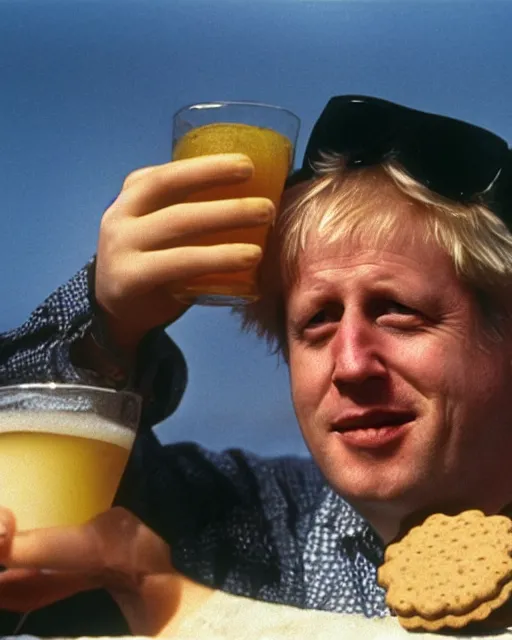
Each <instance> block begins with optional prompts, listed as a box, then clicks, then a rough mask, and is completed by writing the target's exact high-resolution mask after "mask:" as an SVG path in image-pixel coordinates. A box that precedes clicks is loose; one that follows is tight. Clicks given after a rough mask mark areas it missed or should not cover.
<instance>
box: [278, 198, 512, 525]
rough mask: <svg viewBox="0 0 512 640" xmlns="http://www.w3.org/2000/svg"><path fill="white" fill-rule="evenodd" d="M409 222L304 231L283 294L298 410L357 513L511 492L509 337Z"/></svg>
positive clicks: (325, 468)
mask: <svg viewBox="0 0 512 640" xmlns="http://www.w3.org/2000/svg"><path fill="white" fill-rule="evenodd" d="M406 206H409V210H410V205H404V204H400V203H397V206H396V210H397V214H400V207H406ZM369 215H371V213H370V212H369ZM417 224H418V223H417V222H414V221H413V220H411V218H410V217H409V216H408V215H406V212H405V211H404V220H403V222H402V223H401V231H402V233H401V235H400V238H396V239H394V240H388V241H387V242H386V245H385V247H384V246H376V245H375V244H373V245H369V244H365V243H364V242H362V241H359V242H355V241H352V242H351V241H348V240H340V241H336V242H333V243H330V244H326V243H325V242H322V239H321V238H316V239H311V240H310V241H309V244H308V246H307V247H306V250H305V252H304V254H303V256H302V258H301V261H300V263H299V279H298V281H297V282H296V283H295V284H294V285H293V286H292V287H291V288H290V290H289V291H288V294H287V338H288V347H289V364H290V376H291V387H292V396H293V402H294V406H295V410H296V414H297V417H298V420H299V423H300V426H301V430H302V432H303V436H304V438H305V441H306V443H307V445H308V447H309V449H310V451H311V453H312V455H313V457H314V458H315V460H316V462H317V464H318V465H319V466H320V468H321V470H322V472H323V473H324V475H325V477H326V478H327V480H328V482H329V483H330V484H331V486H333V488H334V489H335V490H336V491H337V492H338V493H340V494H341V495H343V496H344V497H346V498H347V499H348V500H349V501H351V502H352V503H353V504H354V506H356V508H359V509H360V510H361V512H362V513H363V515H364V514H366V513H368V510H370V511H371V510H374V511H375V510H378V509H379V508H380V507H382V505H383V504H384V502H383V501H385V504H386V509H388V510H389V512H392V511H393V510H394V512H395V513H396V516H397V517H400V518H401V517H403V516H404V515H408V514H409V513H411V512H413V511H416V510H419V509H428V508H429V506H432V505H443V504H458V505H460V506H461V507H464V508H467V507H469V506H475V507H480V508H485V509H487V510H490V511H493V510H499V509H500V508H501V507H502V506H503V504H504V503H506V502H509V501H510V500H511V499H512V473H511V471H510V469H512V465H510V458H511V454H512V425H511V424H510V422H511V417H510V416H511V415H512V412H511V411H512V387H511V384H510V380H511V366H510V359H511V357H510V342H509V341H508V340H503V341H498V340H495V341H492V340H491V339H490V338H489V337H486V333H485V332H484V331H483V320H482V319H481V313H480V310H479V307H478V305H477V304H476V301H475V299H474V296H473V295H472V294H471V293H470V291H469V290H468V289H467V288H466V287H465V286H464V285H463V284H462V283H461V282H460V281H459V280H458V278H457V276H456V274H455V270H454V268H453V265H452V262H451V260H450V258H449V257H448V256H447V255H446V254H445V253H444V252H443V251H442V250H441V249H440V248H439V247H438V246H437V245H435V244H434V243H433V242H429V243H425V242H422V241H421V240H420V239H417V240H412V238H413V233H412V231H413V230H414V228H415V227H416V228H415V230H416V231H418V228H417V226H416V225H417ZM419 235H420V234H418V233H416V237H417V238H418V236H419Z"/></svg>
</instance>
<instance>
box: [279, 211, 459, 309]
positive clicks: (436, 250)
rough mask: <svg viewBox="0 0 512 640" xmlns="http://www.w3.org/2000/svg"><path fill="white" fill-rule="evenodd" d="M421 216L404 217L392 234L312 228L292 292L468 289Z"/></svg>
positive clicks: (440, 292)
mask: <svg viewBox="0 0 512 640" xmlns="http://www.w3.org/2000/svg"><path fill="white" fill-rule="evenodd" d="M423 226H424V225H422V224H421V223H419V222H418V221H417V220H414V219H412V218H411V217H408V216H405V217H404V218H403V220H402V222H401V224H400V225H398V226H396V227H395V229H394V231H393V233H389V234H380V235H375V234H372V233H370V234H365V233H364V231H359V232H358V233H349V232H347V233H346V234H345V235H344V234H343V233H341V234H339V236H338V237H334V239H333V237H332V236H330V235H328V234H326V233H318V232H317V233H312V234H310V235H309V237H308V241H307V243H306V245H305V247H304V248H303V250H302V251H301V253H300V256H299V257H298V261H297V270H296V274H295V278H294V280H293V282H291V283H290V286H289V288H288V293H289V294H292V293H295V294H297V293H301V292H308V291H313V290H314V291H316V290H319V289H325V288H333V287H336V288H341V289H344V288H350V287H354V286H363V285H364V286H366V285H368V286H374V285H382V286H386V285H393V284H394V285H396V286H399V287H409V288H410V289H411V290H419V289H423V290H424V291H425V292H427V291H431V292H432V293H433V294H434V293H436V294H437V295H438V296H441V297H442V296H443V295H446V296H453V295H454V294H455V293H457V294H458V295H460V294H463V293H466V287H465V286H464V285H463V284H462V283H461V281H460V280H459V278H458V276H457V274H456V272H455V268H454V265H453V261H452V259H451V257H450V256H449V255H448V254H447V253H446V251H444V250H443V249H442V248H441V247H440V246H439V245H438V244H437V243H436V242H435V241H434V239H433V238H431V237H430V236H429V235H428V234H426V233H425V232H424V229H423Z"/></svg>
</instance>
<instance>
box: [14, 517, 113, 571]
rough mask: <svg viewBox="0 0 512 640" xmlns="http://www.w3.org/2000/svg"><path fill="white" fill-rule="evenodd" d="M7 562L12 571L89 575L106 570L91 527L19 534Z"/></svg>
mask: <svg viewBox="0 0 512 640" xmlns="http://www.w3.org/2000/svg"><path fill="white" fill-rule="evenodd" d="M3 562H4V564H5V566H7V567H9V568H17V567H21V568H31V569H53V570H63V571H65V570H68V571H69V570H71V571H85V572H93V571H96V570H99V569H101V568H102V557H101V556H100V553H99V549H98V545H97V539H96V537H95V535H94V530H93V528H92V527H91V525H89V524H85V525H81V526H74V527H55V528H50V529H39V530H33V531H24V532H22V533H19V534H17V535H16V536H14V538H13V540H12V544H11V549H10V554H9V556H8V557H6V558H4V561H3Z"/></svg>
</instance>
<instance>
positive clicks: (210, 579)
mask: <svg viewBox="0 0 512 640" xmlns="http://www.w3.org/2000/svg"><path fill="white" fill-rule="evenodd" d="M247 175H250V167H248V166H247V162H246V160H245V159H244V158H243V157H237V156H216V157H210V158H200V159H194V160H187V161H182V162H176V163H170V164H168V165H163V166H160V167H153V168H147V169H143V170H141V171H138V172H135V173H134V174H132V175H131V176H129V178H128V179H127V181H126V183H125V185H124V188H123V191H122V192H121V194H120V196H119V197H118V199H117V200H116V202H115V203H114V204H113V205H112V206H111V207H110V208H109V210H107V212H106V214H105V216H104V218H103V221H102V226H101V230H100V237H99V244H98V253H97V260H96V263H95V265H92V266H91V267H89V268H88V269H87V270H85V271H83V272H81V273H80V274H79V275H78V276H77V277H76V278H75V279H74V280H73V281H71V283H68V284H67V285H65V286H64V287H63V288H62V289H61V290H59V291H57V292H56V293H55V294H54V295H53V296H52V297H51V298H50V299H49V300H48V301H47V302H46V303H45V305H43V307H41V308H40V309H39V310H38V311H36V313H35V314H34V315H33V317H32V319H31V320H30V321H29V323H28V324H26V325H25V326H24V327H22V328H21V329H20V330H17V331H15V332H12V333H11V334H8V335H7V336H5V337H4V339H3V357H2V377H3V379H4V380H5V381H6V382H7V381H9V382H16V381H22V380H26V379H32V380H33V379H34V378H38V379H47V378H51V379H58V380H73V381H74V380H83V381H88V382H90V381H100V382H102V383H103V384H105V382H106V381H107V380H109V381H110V383H111V384H112V385H116V384H118V385H120V386H121V385H123V384H127V383H130V384H131V385H135V387H136V388H138V389H140V390H141V391H142V392H143V393H144V395H145V398H146V409H145V413H144V429H143V433H142V434H141V436H140V438H139V441H138V444H137V446H136V449H135V455H134V457H133V460H132V463H131V467H130V469H129V471H128V473H127V475H126V477H125V480H124V483H123V486H122V487H121V490H120V493H119V495H118V503H119V504H122V505H124V506H126V507H127V508H128V509H130V510H131V511H133V512H134V513H135V514H136V515H137V516H138V517H140V518H141V519H142V520H143V521H144V522H145V523H146V524H147V525H148V526H149V527H151V528H152V529H153V530H154V531H155V532H156V533H157V534H159V535H160V536H161V537H162V538H163V539H164V540H166V541H167V542H168V543H169V544H170V546H171V549H172V559H173V565H174V566H175V567H176V568H177V569H178V570H180V571H182V572H183V573H185V574H186V575H188V576H190V577H191V578H193V579H195V580H198V581H199V582H203V583H205V584H207V585H210V586H214V587H216V588H220V589H223V590H226V591H229V592H231V593H235V594H241V595H249V596H253V597H256V598H259V599H262V600H267V601H270V602H281V603H285V604H291V605H295V606H299V607H305V608H312V609H324V610H331V611H339V612H358V613H364V614H365V615H368V616H384V615H386V614H387V613H388V611H387V608H386V606H385V602H384V593H383V591H382V589H380V587H379V586H378V585H377V583H376V569H377V567H378V565H379V563H380V562H381V560H382V556H383V549H384V545H385V544H387V543H388V542H389V541H390V540H391V539H393V538H394V537H395V536H396V535H397V534H398V532H399V530H400V529H401V528H402V527H404V526H406V523H407V521H408V520H409V519H410V518H414V517H416V515H417V514H418V513H428V512H432V511H436V510H444V511H452V510H455V511H458V510H462V509H464V508H466V507H474V508H480V509H482V510H483V511H485V512H486V513H497V512H499V511H500V510H502V509H503V508H504V506H505V505H506V504H507V503H508V502H510V494H511V492H512V472H511V471H510V466H509V457H510V452H511V450H512V429H511V428H510V425H509V423H508V419H507V417H508V416H509V415H510V414H511V413H510V412H511V410H512V376H511V366H512V365H511V363H512V324H511V322H510V304H511V299H510V276H511V273H512V235H511V234H510V231H509V230H508V228H507V222H508V221H509V220H510V214H511V208H512V197H511V192H512V188H511V185H512V178H511V175H512V161H511V152H510V151H509V150H508V147H507V144H506V143H505V142H504V141H503V140H501V139H500V138H498V137H497V136H494V135H493V134H491V133H489V132H487V131H484V130H482V129H479V128H477V127H473V126H471V125H468V124H466V123H462V122H459V121H455V120H451V119H447V118H442V117H440V116H434V115H431V114H424V113H421V112H417V111H413V110H409V109H406V108H405V107H400V106H398V105H393V104H392V103H388V102H385V101H381V100H377V99H372V98H365V97H360V96H342V97H338V98H333V99H332V100H331V101H330V102H329V104H328V105H327V107H326V109H325V110H324V113H323V114H322V116H321V117H320V119H319V121H318V123H317V124H316V126H315V128H314V130H313V133H312V136H311V138H310V141H309V144H308V148H307V151H306V157H305V159H304V164H303V167H302V169H301V170H300V171H299V172H298V173H297V174H296V175H295V176H294V177H293V178H292V180H291V181H290V184H289V188H288V190H287V192H286V196H285V198H284V202H283V206H282V209H281V211H280V212H279V214H278V215H277V218H276V223H275V225H274V229H273V232H272V235H271V238H270V243H269V249H268V251H267V252H266V253H265V256H264V257H263V261H262V264H261V286H262V293H263V295H262V299H261V301H260V302H259V303H256V304H255V305H251V306H250V307H249V308H248V309H247V310H246V312H245V317H244V321H245V324H246V325H247V326H249V327H253V328H254V329H255V330H256V331H257V332H258V333H259V334H260V335H262V336H266V337H267V338H268V339H269V340H270V341H271V342H272V343H273V344H275V345H276V346H277V348H278V349H279V350H281V352H282V353H283V355H284V357H285V358H286V360H287V362H288V364H289V367H290V379H291V390H292V397H293V401H294V406H295V410H296V413H297V417H298V421H299V425H300V428H301V430H302V433H303V436H304V438H305V441H306V443H307V445H308V447H309V449H310V451H311V454H312V457H313V461H311V462H310V461H304V460H293V459H274V460H262V459H260V458H258V457H256V456H252V455H250V454H246V453H243V452H239V451H232V452H227V453H225V454H212V453H209V452H205V451H203V450H201V449H200V448H198V447H196V446H194V445H186V444H185V445H175V446H169V447H162V446H161V445H159V444H158V442H157V440H156V438H154V437H153V435H152V434H151V433H150V431H149V429H148V428H149V426H150V425H151V424H152V423H154V422H156V421H157V420H160V419H161V418H162V417H164V416H165V415H167V414H168V413H169V412H170V411H171V410H172V408H173V407H175V406H176V404H177V402H178V401H179V396H180V394H181V392H182V390H183V384H184V367H183V361H182V359H181V357H180V356H179V353H178V352H177V350H176V348H175V347H174V346H172V345H171V344H170V342H169V341H168V339H167V338H166V337H165V336H164V334H163V332H162V330H161V328H160V327H162V326H163V325H165V324H166V323H168V322H170V321H172V320H173V319H175V318H177V317H178V316H179V315H180V314H181V313H183V312H184V311H185V309H184V308H183V307H181V306H180V305H179V304H177V303H176V302H174V301H173V300H172V298H171V297H170V296H169V294H168V291H169V289H170V287H169V283H172V282H173V281H174V282H175V281H179V280H182V279H185V278H189V277H192V276H196V275H203V274H206V273H209V272H213V271H215V272H218V271H222V270H225V271H230V270H235V271H236V270H238V269H241V268H243V267H246V266H248V265H250V264H255V263H257V262H258V261H259V260H260V259H261V256H260V253H259V251H258V249H257V248H255V247H252V246H246V245H223V246H216V247H195V246H194V234H196V233H197V232H199V231H204V230H205V229H208V230H209V231H212V230H219V229H227V228H233V227H236V226H237V225H239V224H240V222H239V219H240V215H243V216H244V224H246V225H248V226H249V225H257V224H261V221H262V220H263V219H265V218H268V216H270V215H272V214H273V212H272V207H271V205H270V203H269V202H267V201H265V200H262V199H247V200H245V201H236V202H223V203H199V204H198V203H194V204H193V205H190V204H184V203H183V200H184V198H185V197H186V196H187V194H188V193H190V192H193V191H195V190H200V189H201V188H202V187H205V186H206V185H209V186H210V185H212V184H221V183H224V182H233V181H238V180H243V179H244V178H245V177H247ZM198 221H199V222H198ZM198 226H200V229H199V228H198ZM88 279H89V286H88ZM91 292H92V293H91ZM61 606H65V607H68V606H70V605H69V603H68V604H66V605H61ZM66 610H67V609H66ZM38 615H42V614H37V613H36V614H34V617H33V620H34V622H33V624H34V625H36V623H38V620H36V618H37V616H38ZM31 617H32V616H31ZM54 617H55V616H54ZM29 620H30V618H29ZM41 625H43V622H41ZM27 628H28V627H27ZM45 628H47V627H45ZM83 629H84V627H83V626H82V627H80V631H79V632H80V633H83V632H84V631H83ZM34 631H37V626H36V627H34ZM53 633H55V632H53ZM59 633H76V628H75V629H73V630H72V631H69V630H66V631H64V632H63V631H61V630H59Z"/></svg>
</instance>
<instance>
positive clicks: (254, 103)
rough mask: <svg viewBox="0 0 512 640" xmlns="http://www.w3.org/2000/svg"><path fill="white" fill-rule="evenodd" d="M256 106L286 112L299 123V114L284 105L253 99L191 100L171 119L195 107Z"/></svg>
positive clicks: (198, 108) (199, 108)
mask: <svg viewBox="0 0 512 640" xmlns="http://www.w3.org/2000/svg"><path fill="white" fill-rule="evenodd" d="M230 106H233V107H257V108H262V109H272V110H274V111H280V112H282V113H286V114H287V115H288V116H291V117H292V118H293V119H294V120H296V123H297V125H300V122H301V121H300V118H299V116H298V115H297V114H296V113H294V112H293V111H291V110H290V109H287V108H286V107H280V106H279V105H276V104H269V103H267V102H257V101H253V100H212V101H210V102H191V103H190V104H186V105H184V106H183V107H180V108H179V109H178V110H177V111H175V112H174V114H173V116H172V117H173V120H175V119H176V118H177V117H178V116H179V115H180V114H181V113H182V112H184V111H192V110H193V109H197V110H198V111H200V110H201V109H204V110H206V109H220V108H222V107H230Z"/></svg>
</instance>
